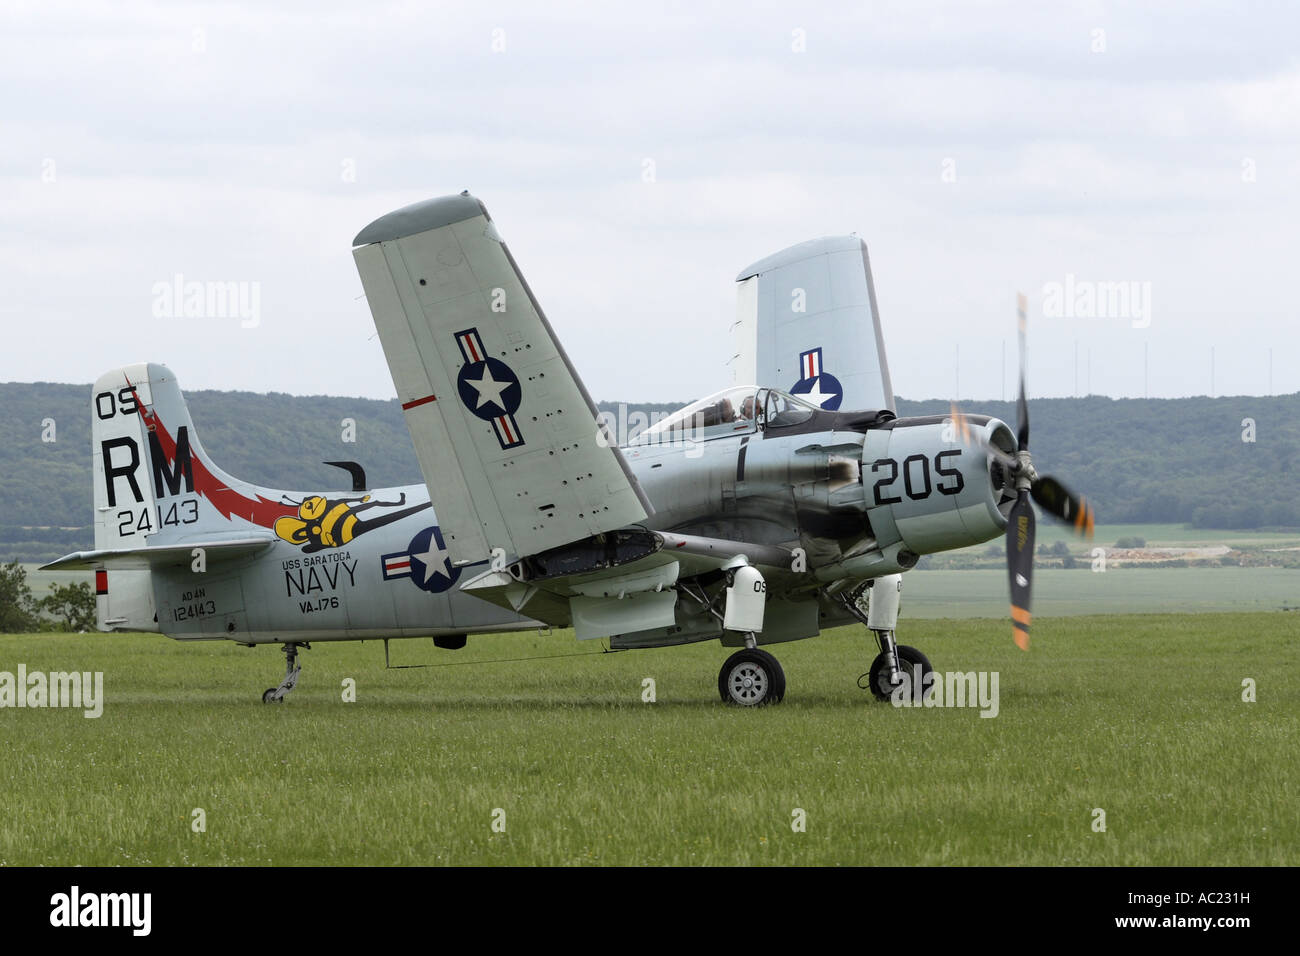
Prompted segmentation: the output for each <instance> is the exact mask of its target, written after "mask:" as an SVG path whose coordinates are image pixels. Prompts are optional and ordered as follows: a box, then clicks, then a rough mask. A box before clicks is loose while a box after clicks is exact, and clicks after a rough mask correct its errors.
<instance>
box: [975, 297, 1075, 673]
mask: <svg viewBox="0 0 1300 956" xmlns="http://www.w3.org/2000/svg"><path fill="white" fill-rule="evenodd" d="M1016 307H1017V312H1018V314H1019V319H1020V323H1019V325H1020V328H1019V337H1020V398H1019V400H1018V401H1017V402H1016V417H1017V419H1018V422H1017V430H1016V440H1017V445H1018V451H1017V452H1016V454H1014V455H1011V454H1009V453H1007V452H1005V451H1003V450H1002V449H1001V448H997V447H996V446H994V445H993V444H992V443H990V442H989V441H987V440H986V439H983V438H975V437H974V435H973V433H972V431H971V428H970V426H969V423H968V422H967V420H966V417H965V416H964V415H963V414H962V413H961V411H960V410H959V409H958V408H957V406H956V405H955V404H954V405H953V406H952V419H953V424H954V426H955V430H956V432H957V434H959V435H961V436H962V438H963V439H964V440H965V441H967V442H970V441H971V440H975V441H977V442H978V443H979V444H980V446H981V447H983V449H984V450H985V451H987V452H988V453H989V454H990V455H992V456H993V457H994V458H996V459H997V460H998V461H999V462H1000V463H1001V464H1002V467H1003V468H1004V469H1006V473H1007V476H1008V479H1009V480H1010V481H1011V482H1013V483H1014V484H1015V488H1016V501H1015V504H1013V505H1012V506H1011V514H1010V515H1009V516H1008V518H1007V572H1008V574H1009V576H1010V580H1011V627H1012V633H1013V635H1014V637H1015V639H1016V645H1017V646H1018V647H1019V648H1020V649H1021V650H1022V651H1027V650H1029V621H1030V614H1029V592H1030V584H1031V582H1032V580H1033V576H1034V507H1033V505H1032V504H1030V501H1029V499H1030V497H1032V498H1033V499H1034V501H1036V502H1038V506H1039V507H1040V508H1042V509H1043V510H1044V511H1046V512H1048V513H1049V514H1052V515H1055V516H1056V517H1058V518H1060V519H1061V520H1062V521H1064V522H1066V523H1067V524H1069V525H1071V526H1072V527H1073V528H1074V530H1075V531H1076V532H1077V533H1078V534H1079V535H1081V536H1082V537H1085V538H1088V539H1091V538H1092V531H1093V525H1094V521H1095V519H1094V516H1093V511H1092V506H1091V505H1090V504H1088V502H1087V500H1086V499H1085V498H1084V497H1083V496H1081V495H1076V494H1075V493H1074V492H1072V491H1070V490H1069V489H1068V488H1066V487H1065V485H1063V484H1061V482H1059V481H1057V480H1056V479H1055V478H1053V477H1052V476H1051V475H1040V474H1039V473H1038V472H1037V471H1036V470H1035V469H1034V461H1033V459H1032V458H1031V457H1030V455H1029V403H1028V401H1027V400H1026V399H1025V325H1026V319H1025V310H1026V301H1025V297H1024V296H1023V295H1019V296H1017V297H1016Z"/></svg>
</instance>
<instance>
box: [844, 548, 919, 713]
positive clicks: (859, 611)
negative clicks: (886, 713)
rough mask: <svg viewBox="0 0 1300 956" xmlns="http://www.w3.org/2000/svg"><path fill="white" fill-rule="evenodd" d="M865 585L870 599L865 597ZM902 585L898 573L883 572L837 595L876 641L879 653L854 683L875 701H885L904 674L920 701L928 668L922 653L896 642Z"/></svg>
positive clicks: (891, 694)
mask: <svg viewBox="0 0 1300 956" xmlns="http://www.w3.org/2000/svg"><path fill="white" fill-rule="evenodd" d="M868 588H869V589H870V594H871V597H870V599H868V597H867V594H868ZM902 588H903V579H902V575H899V574H887V575H883V576H881V577H879V578H876V579H874V580H873V581H871V582H869V583H868V584H867V585H866V586H864V587H861V588H859V589H857V590H856V591H854V592H852V593H851V594H841V595H840V596H839V598H840V603H841V604H843V605H844V608H845V610H847V611H848V612H849V613H850V614H852V615H853V616H854V617H855V618H857V619H858V620H859V621H861V622H862V623H863V624H864V625H865V626H866V627H867V629H868V630H869V631H871V633H872V634H874V635H875V636H876V642H877V643H878V644H879V645H880V653H879V654H877V655H876V659H875V660H873V661H872V662H871V669H870V670H869V671H868V672H867V673H866V674H863V675H862V677H859V678H858V686H859V687H861V688H862V689H863V690H869V691H871V693H872V696H874V697H875V698H876V700H889V698H890V697H891V696H893V693H894V691H895V689H896V688H897V687H898V686H899V685H900V684H901V683H902V682H903V678H904V676H906V678H907V680H908V682H909V684H910V689H911V692H912V694H913V696H914V697H915V699H917V700H920V699H921V698H920V695H921V693H922V692H923V688H924V686H925V685H924V683H923V682H924V680H925V675H926V674H928V673H930V671H931V670H932V668H931V667H930V661H929V659H928V658H927V657H926V656H925V655H924V654H922V653H921V652H920V651H918V650H917V649H916V648H915V647H909V646H908V645H906V644H899V643H898V642H897V641H896V640H895V638H894V627H895V626H896V625H897V624H898V606H899V604H900V603H901V592H902ZM863 605H866V607H864V606H863ZM864 678H865V679H866V682H865V683H863V679H864Z"/></svg>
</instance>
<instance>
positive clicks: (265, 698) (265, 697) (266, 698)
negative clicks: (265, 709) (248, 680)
mask: <svg viewBox="0 0 1300 956" xmlns="http://www.w3.org/2000/svg"><path fill="white" fill-rule="evenodd" d="M274 693H275V688H274V687H268V688H267V689H266V690H265V691H264V692H263V693H262V703H264V704H273V703H275V698H274V697H272V696H271V695H272V694H274Z"/></svg>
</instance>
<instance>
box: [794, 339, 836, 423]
mask: <svg viewBox="0 0 1300 956" xmlns="http://www.w3.org/2000/svg"><path fill="white" fill-rule="evenodd" d="M790 394H791V395H798V396H800V397H802V398H806V399H807V400H808V401H810V402H812V403H813V404H814V405H818V406H820V407H821V408H828V409H830V410H831V411H834V410H835V409H837V408H839V407H840V402H841V401H843V399H844V386H843V385H841V384H840V380H839V379H838V378H836V377H835V376H834V375H831V374H830V373H829V372H824V371H822V350H821V349H820V348H815V349H809V350H808V351H807V352H800V353H799V381H797V382H795V383H794V385H793V386H792V387H791V388H790Z"/></svg>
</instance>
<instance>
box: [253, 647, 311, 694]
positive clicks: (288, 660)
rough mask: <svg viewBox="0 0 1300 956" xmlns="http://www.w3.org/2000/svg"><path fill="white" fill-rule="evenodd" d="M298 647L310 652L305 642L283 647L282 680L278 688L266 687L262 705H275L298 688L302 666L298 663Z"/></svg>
mask: <svg viewBox="0 0 1300 956" xmlns="http://www.w3.org/2000/svg"><path fill="white" fill-rule="evenodd" d="M300 647H301V648H304V649H306V650H311V645H310V644H307V643H305V642H304V643H302V644H285V645H284V680H282V681H280V686H279V687H268V688H267V689H266V691H265V692H264V693H263V694H262V703H264V704H277V703H279V702H280V701H282V700H284V699H285V697H287V696H288V694H289V692H290V691H291V690H293V689H294V688H295V687H297V686H298V674H299V673H300V672H301V671H302V665H301V664H299V663H298V648H300Z"/></svg>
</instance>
